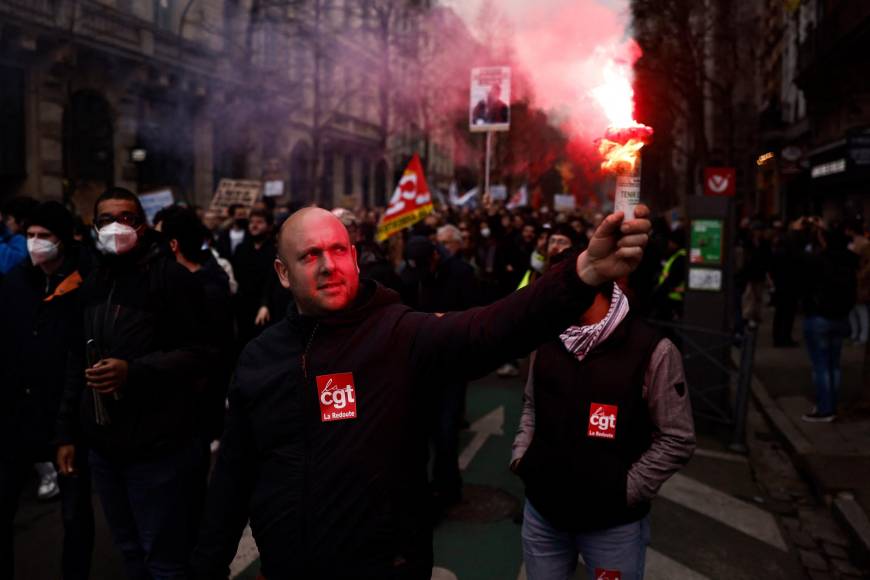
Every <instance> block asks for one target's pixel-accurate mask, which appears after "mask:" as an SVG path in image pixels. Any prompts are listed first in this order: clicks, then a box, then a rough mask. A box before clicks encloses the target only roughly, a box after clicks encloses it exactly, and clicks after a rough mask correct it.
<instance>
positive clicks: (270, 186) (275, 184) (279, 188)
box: [263, 180, 284, 197]
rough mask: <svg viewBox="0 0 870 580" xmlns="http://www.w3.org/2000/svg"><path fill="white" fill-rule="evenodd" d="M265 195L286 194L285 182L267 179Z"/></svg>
mask: <svg viewBox="0 0 870 580" xmlns="http://www.w3.org/2000/svg"><path fill="white" fill-rule="evenodd" d="M263 195H264V196H266V197H281V196H282V195H284V182H283V181H281V180H275V181H267V182H266V183H265V184H263Z"/></svg>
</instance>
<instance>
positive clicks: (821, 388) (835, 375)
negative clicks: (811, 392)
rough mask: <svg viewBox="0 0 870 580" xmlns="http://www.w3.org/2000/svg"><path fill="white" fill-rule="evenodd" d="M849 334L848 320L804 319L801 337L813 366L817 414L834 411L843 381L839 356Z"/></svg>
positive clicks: (810, 317) (821, 317)
mask: <svg viewBox="0 0 870 580" xmlns="http://www.w3.org/2000/svg"><path fill="white" fill-rule="evenodd" d="M848 335H849V321H848V319H846V318H842V319H831V318H825V317H823V316H809V317H807V318H805V319H804V338H805V339H806V342H807V350H808V351H809V353H810V362H811V363H812V365H813V385H814V386H815V388H816V410H817V412H818V413H819V414H822V415H830V414H832V413H836V412H837V391H839V389H840V381H841V379H842V373H841V371H840V353H841V352H842V350H843V339H844V338H845V337H846V336H848Z"/></svg>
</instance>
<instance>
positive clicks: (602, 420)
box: [586, 403, 619, 439]
mask: <svg viewBox="0 0 870 580" xmlns="http://www.w3.org/2000/svg"><path fill="white" fill-rule="evenodd" d="M618 411H619V407H617V406H616V405H604V404H602V403H592V404H591V405H590V406H589V430H588V431H587V432H586V434H587V435H588V436H589V437H598V438H601V439H615V438H616V413H617V412H618Z"/></svg>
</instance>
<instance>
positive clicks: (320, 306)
mask: <svg viewBox="0 0 870 580" xmlns="http://www.w3.org/2000/svg"><path fill="white" fill-rule="evenodd" d="M278 256H279V259H278V260H275V271H276V272H277V273H278V278H279V279H280V280H281V285H282V286H284V287H285V288H288V289H289V290H290V291H291V292H292V293H293V297H294V299H295V300H296V305H297V307H298V308H299V311H300V312H302V313H303V314H309V315H313V316H317V315H323V314H327V313H329V312H334V311H337V310H343V309H344V308H347V307H348V306H350V304H351V303H352V302H353V299H354V298H355V297H356V293H357V290H358V288H359V269H358V268H357V264H356V249H355V248H354V247H353V244H351V242H350V236H349V235H348V233H347V228H345V227H344V224H342V223H341V221H340V220H339V219H338V218H337V217H335V216H334V215H333V214H332V213H331V212H328V211H326V210H325V209H322V208H319V207H306V208H303V209H300V210H299V211H297V212H296V213H294V214H293V215H291V216H290V217H289V218H287V220H286V221H285V222H284V224H283V225H282V226H281V231H280V233H279V235H278Z"/></svg>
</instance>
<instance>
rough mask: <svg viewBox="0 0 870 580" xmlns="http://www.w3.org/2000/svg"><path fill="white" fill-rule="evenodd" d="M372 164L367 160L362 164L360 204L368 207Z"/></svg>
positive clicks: (370, 192)
mask: <svg viewBox="0 0 870 580" xmlns="http://www.w3.org/2000/svg"><path fill="white" fill-rule="evenodd" d="M371 181H372V163H371V161H369V160H368V159H363V162H362V202H363V204H364V205H365V206H366V207H368V205H369V203H371V200H370V199H369V196H370V195H371V194H372V186H371Z"/></svg>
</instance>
